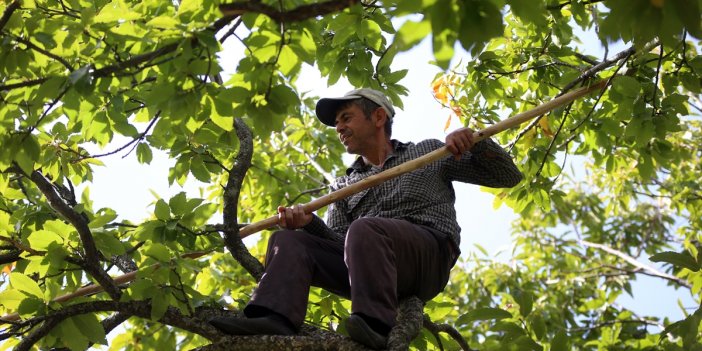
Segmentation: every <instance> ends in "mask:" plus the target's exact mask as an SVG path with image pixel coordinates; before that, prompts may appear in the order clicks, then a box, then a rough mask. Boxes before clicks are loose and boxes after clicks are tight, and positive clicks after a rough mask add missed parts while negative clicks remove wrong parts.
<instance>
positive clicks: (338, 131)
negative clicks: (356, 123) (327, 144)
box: [334, 123, 346, 133]
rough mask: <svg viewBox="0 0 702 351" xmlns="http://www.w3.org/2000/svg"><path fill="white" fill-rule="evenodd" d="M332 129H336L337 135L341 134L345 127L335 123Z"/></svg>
mask: <svg viewBox="0 0 702 351" xmlns="http://www.w3.org/2000/svg"><path fill="white" fill-rule="evenodd" d="M334 128H336V132H337V133H341V132H343V131H344V129H345V128H346V127H345V126H344V125H343V124H342V123H337V124H336V125H335V126H334Z"/></svg>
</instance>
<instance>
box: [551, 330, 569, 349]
mask: <svg viewBox="0 0 702 351" xmlns="http://www.w3.org/2000/svg"><path fill="white" fill-rule="evenodd" d="M570 349H571V348H570V340H568V334H566V333H565V332H564V331H562V330H559V331H558V332H556V336H554V337H553V340H552V341H551V351H569V350H570Z"/></svg>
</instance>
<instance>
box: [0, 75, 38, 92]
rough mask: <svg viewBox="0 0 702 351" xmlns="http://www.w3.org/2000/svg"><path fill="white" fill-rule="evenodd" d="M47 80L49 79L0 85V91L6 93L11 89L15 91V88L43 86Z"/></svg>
mask: <svg viewBox="0 0 702 351" xmlns="http://www.w3.org/2000/svg"><path fill="white" fill-rule="evenodd" d="M47 80H49V78H37V79H30V80H25V81H23V82H19V83H12V84H5V85H0V91H7V90H12V89H17V88H24V87H31V86H35V85H39V84H43V83H44V82H46V81H47Z"/></svg>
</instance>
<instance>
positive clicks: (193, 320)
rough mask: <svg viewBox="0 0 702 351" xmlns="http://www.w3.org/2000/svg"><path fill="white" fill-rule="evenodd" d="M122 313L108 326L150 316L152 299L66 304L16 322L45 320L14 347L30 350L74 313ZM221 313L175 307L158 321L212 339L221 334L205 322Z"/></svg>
mask: <svg viewBox="0 0 702 351" xmlns="http://www.w3.org/2000/svg"><path fill="white" fill-rule="evenodd" d="M108 311H116V312H120V314H119V315H118V316H119V317H116V318H115V319H114V320H112V321H109V322H107V323H106V324H105V325H106V326H107V327H110V326H112V325H113V324H114V323H117V322H119V323H121V322H120V320H121V319H122V318H124V316H137V317H141V318H151V302H150V301H126V302H119V301H92V302H84V303H79V304H75V305H71V306H66V307H64V308H62V309H60V310H58V311H56V312H54V313H52V314H49V315H47V316H40V317H35V318H32V319H29V320H26V321H24V322H20V323H17V324H16V325H17V326H33V325H37V324H39V323H42V322H43V324H41V326H39V327H38V328H36V329H34V330H33V331H32V332H31V333H30V334H29V335H27V336H26V337H24V338H23V339H22V341H21V342H20V343H19V344H18V345H17V347H16V348H15V350H19V351H23V350H30V349H31V348H32V346H33V345H34V344H35V343H36V342H37V341H39V339H41V338H42V337H44V336H45V335H46V334H48V333H49V332H50V331H51V330H52V329H53V328H54V327H56V325H58V324H59V323H60V322H62V321H63V320H65V319H66V318H70V317H73V316H77V315H81V314H86V313H95V312H108ZM218 313H220V314H221V310H213V309H208V308H203V309H199V310H197V311H196V312H195V314H194V315H193V316H184V315H183V314H181V313H180V311H179V310H178V309H176V308H173V307H169V308H168V309H167V310H166V313H165V314H164V315H163V317H161V319H160V320H159V321H160V322H161V323H163V324H167V325H170V326H174V327H178V328H181V329H184V330H187V331H190V332H193V333H196V334H200V335H202V336H204V337H206V338H208V339H210V340H219V339H220V338H221V337H222V334H221V333H220V332H219V331H217V330H216V329H215V328H214V327H211V326H210V325H209V324H208V323H206V322H205V321H206V319H207V318H209V317H210V316H212V315H216V314H218Z"/></svg>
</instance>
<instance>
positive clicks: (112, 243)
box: [95, 232, 125, 255]
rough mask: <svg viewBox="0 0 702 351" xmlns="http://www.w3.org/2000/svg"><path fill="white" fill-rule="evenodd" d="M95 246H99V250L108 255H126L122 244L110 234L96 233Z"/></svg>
mask: <svg viewBox="0 0 702 351" xmlns="http://www.w3.org/2000/svg"><path fill="white" fill-rule="evenodd" d="M95 246H97V248H98V250H100V251H102V252H103V253H105V254H108V255H121V254H124V253H125V249H124V245H123V244H122V242H121V241H119V239H117V238H116V237H114V235H112V234H111V233H109V232H106V233H96V234H95Z"/></svg>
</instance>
